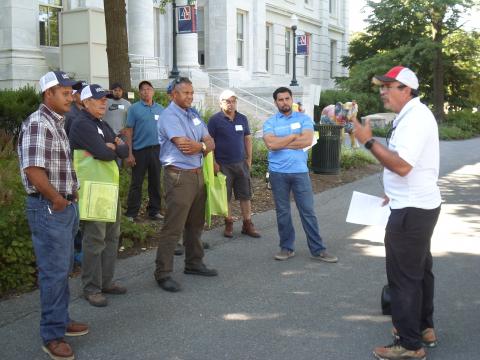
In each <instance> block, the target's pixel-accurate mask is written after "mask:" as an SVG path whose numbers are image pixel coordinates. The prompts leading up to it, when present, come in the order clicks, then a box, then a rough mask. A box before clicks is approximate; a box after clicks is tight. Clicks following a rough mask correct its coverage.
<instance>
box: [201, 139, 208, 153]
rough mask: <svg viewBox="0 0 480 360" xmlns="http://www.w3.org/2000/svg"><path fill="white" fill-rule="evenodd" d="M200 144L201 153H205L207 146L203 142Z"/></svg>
mask: <svg viewBox="0 0 480 360" xmlns="http://www.w3.org/2000/svg"><path fill="white" fill-rule="evenodd" d="M200 144H202V151H207V145H206V144H205V143H204V142H203V141H202V142H201V143H200Z"/></svg>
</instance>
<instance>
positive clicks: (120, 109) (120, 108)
mask: <svg viewBox="0 0 480 360" xmlns="http://www.w3.org/2000/svg"><path fill="white" fill-rule="evenodd" d="M129 107H130V102H129V101H128V100H125V99H120V100H115V99H107V112H106V113H105V116H104V117H103V121H105V122H106V123H107V124H108V125H110V127H111V128H112V129H113V131H114V132H115V135H118V134H119V133H120V130H122V129H123V128H124V127H125V124H126V123H127V111H128V108H129Z"/></svg>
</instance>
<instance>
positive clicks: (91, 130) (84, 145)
mask: <svg viewBox="0 0 480 360" xmlns="http://www.w3.org/2000/svg"><path fill="white" fill-rule="evenodd" d="M69 138H70V144H71V146H72V148H73V149H82V150H87V151H88V152H89V153H91V154H92V155H93V157H94V158H96V159H98V160H104V161H110V160H115V159H116V158H117V154H116V153H115V151H113V150H112V149H110V148H109V147H107V145H106V144H105V140H104V138H103V136H102V135H100V134H99V133H98V128H97V125H96V124H95V123H94V122H93V121H75V122H74V123H73V125H72V128H71V129H70V136H69Z"/></svg>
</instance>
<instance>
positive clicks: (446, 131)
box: [438, 125, 473, 140]
mask: <svg viewBox="0 0 480 360" xmlns="http://www.w3.org/2000/svg"><path fill="white" fill-rule="evenodd" d="M438 132H439V137H440V139H441V140H461V139H468V138H471V137H472V136H473V133H472V132H471V131H465V130H462V129H461V128H459V127H457V126H446V125H440V126H439V128H438Z"/></svg>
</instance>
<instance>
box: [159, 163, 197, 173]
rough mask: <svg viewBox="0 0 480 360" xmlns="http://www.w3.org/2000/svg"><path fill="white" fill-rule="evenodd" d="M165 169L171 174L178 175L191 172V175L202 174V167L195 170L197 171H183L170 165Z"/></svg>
mask: <svg viewBox="0 0 480 360" xmlns="http://www.w3.org/2000/svg"><path fill="white" fill-rule="evenodd" d="M165 168H166V169H167V170H168V171H171V172H174V173H177V174H180V173H182V172H191V173H195V174H200V173H201V172H202V168H201V167H199V168H195V169H182V168H179V167H176V166H173V165H168V166H166V167H165Z"/></svg>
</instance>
